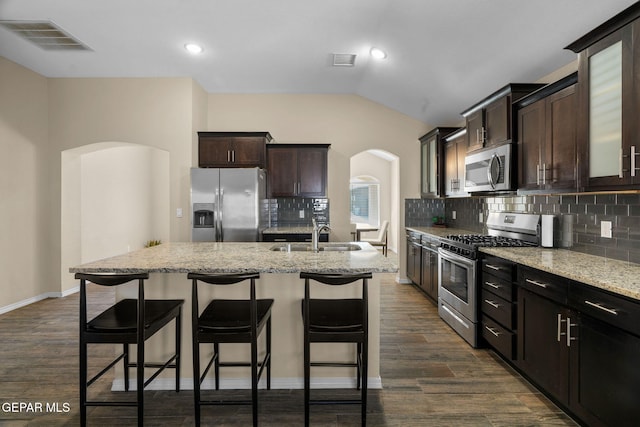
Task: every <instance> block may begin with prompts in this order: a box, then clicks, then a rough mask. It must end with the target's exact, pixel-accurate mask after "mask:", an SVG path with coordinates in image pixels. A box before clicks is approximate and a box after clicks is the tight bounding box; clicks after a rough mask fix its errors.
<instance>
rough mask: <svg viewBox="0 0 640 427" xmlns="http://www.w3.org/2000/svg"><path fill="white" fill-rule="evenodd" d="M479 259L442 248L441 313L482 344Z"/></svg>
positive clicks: (464, 334)
mask: <svg viewBox="0 0 640 427" xmlns="http://www.w3.org/2000/svg"><path fill="white" fill-rule="evenodd" d="M477 263H478V261H477V260H474V259H469V258H466V257H464V256H462V255H457V254H455V253H453V252H450V251H449V250H446V249H443V248H438V277H439V279H438V314H439V315H440V317H441V318H442V319H444V321H445V322H447V323H448V324H449V325H450V326H451V327H452V328H453V329H454V330H455V331H456V332H458V334H460V336H462V338H464V339H465V340H466V341H467V342H469V344H471V345H472V346H474V347H477V346H478V332H477V328H476V323H477V322H478V309H477V307H478V303H477V301H476V296H477V291H476V290H477V279H478V278H477V270H478V269H477Z"/></svg>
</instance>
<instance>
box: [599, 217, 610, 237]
mask: <svg viewBox="0 0 640 427" xmlns="http://www.w3.org/2000/svg"><path fill="white" fill-rule="evenodd" d="M600 237H606V238H608V239H610V238H611V237H612V234H611V221H600Z"/></svg>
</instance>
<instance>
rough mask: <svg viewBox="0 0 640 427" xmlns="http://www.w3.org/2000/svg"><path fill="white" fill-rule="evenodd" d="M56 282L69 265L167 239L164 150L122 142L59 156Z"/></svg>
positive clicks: (65, 283) (65, 278) (68, 283)
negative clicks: (58, 250) (59, 179)
mask: <svg viewBox="0 0 640 427" xmlns="http://www.w3.org/2000/svg"><path fill="white" fill-rule="evenodd" d="M61 162H62V164H61V171H62V183H61V209H62V212H61V222H62V224H61V275H62V277H61V283H62V287H63V291H64V290H65V288H66V289H70V288H75V286H76V284H75V281H74V280H73V277H72V275H71V274H70V273H67V271H68V269H69V267H71V266H74V265H78V264H81V263H84V262H89V261H93V260H96V259H100V258H105V257H109V256H113V255H117V254H121V253H125V252H128V251H131V250H135V249H140V248H142V247H144V244H145V243H146V242H147V241H148V240H152V239H158V240H163V241H166V240H168V238H169V212H170V205H169V153H168V152H167V151H163V150H160V149H157V148H154V147H148V146H144V145H139V144H130V143H124V142H101V143H95V144H89V145H85V146H82V147H78V148H74V149H71V150H66V151H63V152H62V157H61Z"/></svg>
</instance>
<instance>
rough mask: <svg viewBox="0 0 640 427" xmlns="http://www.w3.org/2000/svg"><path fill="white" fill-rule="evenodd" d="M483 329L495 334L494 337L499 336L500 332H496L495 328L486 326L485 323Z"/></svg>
mask: <svg viewBox="0 0 640 427" xmlns="http://www.w3.org/2000/svg"><path fill="white" fill-rule="evenodd" d="M485 329H486V330H487V331H489V332H491V333H492V334H493V335H495V336H496V338H500V333H499V332H496V330H495V329H493V328H490V327H488V326H486V325H485Z"/></svg>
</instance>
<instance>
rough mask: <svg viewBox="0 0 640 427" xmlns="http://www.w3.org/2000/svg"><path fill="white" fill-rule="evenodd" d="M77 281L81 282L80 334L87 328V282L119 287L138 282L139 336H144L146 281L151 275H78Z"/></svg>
mask: <svg viewBox="0 0 640 427" xmlns="http://www.w3.org/2000/svg"><path fill="white" fill-rule="evenodd" d="M75 278H76V279H79V280H80V332H81V333H85V332H84V331H86V328H87V321H88V320H87V282H91V283H94V284H96V285H100V286H119V285H123V284H125V283H129V282H132V281H134V280H137V281H138V334H142V335H144V281H145V280H147V279H148V278H149V273H133V274H92V273H76V275H75Z"/></svg>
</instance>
